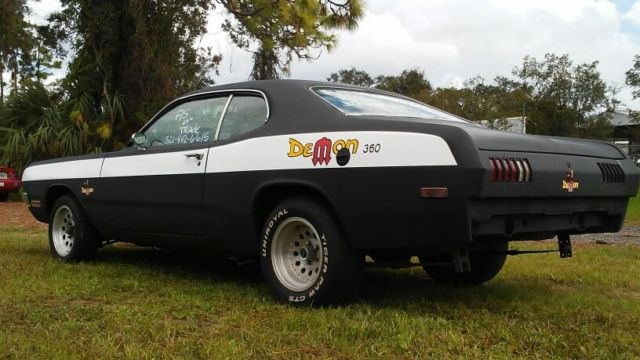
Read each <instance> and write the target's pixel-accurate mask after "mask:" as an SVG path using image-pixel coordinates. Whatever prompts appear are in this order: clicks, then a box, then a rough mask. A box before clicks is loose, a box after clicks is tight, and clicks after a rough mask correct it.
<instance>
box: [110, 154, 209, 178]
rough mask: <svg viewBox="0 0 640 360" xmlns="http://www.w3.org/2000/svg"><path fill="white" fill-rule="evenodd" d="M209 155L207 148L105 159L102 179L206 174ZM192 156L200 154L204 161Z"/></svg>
mask: <svg viewBox="0 0 640 360" xmlns="http://www.w3.org/2000/svg"><path fill="white" fill-rule="evenodd" d="M208 153H209V148H206V147H205V148H202V149H197V150H182V151H175V152H166V153H157V154H145V153H142V154H140V155H130V156H121V157H109V158H106V159H104V165H103V166H102V172H101V174H100V177H119V176H152V175H173V174H197V173H204V169H205V165H204V164H206V162H207V154H208ZM190 154H192V155H196V154H198V155H200V156H202V159H201V160H198V159H196V158H195V157H187V155H190ZM198 162H200V166H198Z"/></svg>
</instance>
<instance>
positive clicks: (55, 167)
mask: <svg viewBox="0 0 640 360" xmlns="http://www.w3.org/2000/svg"><path fill="white" fill-rule="evenodd" d="M101 167H102V158H98V159H89V160H73V161H64V162H57V163H52V164H44V165H37V166H30V167H28V168H27V169H25V171H24V174H22V181H25V182H26V181H37V180H52V179H89V178H97V177H99V176H100V168H101Z"/></svg>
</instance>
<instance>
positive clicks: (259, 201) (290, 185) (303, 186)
mask: <svg viewBox="0 0 640 360" xmlns="http://www.w3.org/2000/svg"><path fill="white" fill-rule="evenodd" d="M292 196H302V197H306V198H309V199H312V200H316V201H318V202H320V203H322V204H323V205H325V206H327V208H328V209H329V211H331V213H332V214H333V215H334V216H335V218H336V221H337V223H338V225H339V226H340V228H342V229H343V230H344V226H343V224H342V221H341V219H340V218H339V217H338V216H337V212H336V211H335V207H334V206H333V203H332V202H331V200H330V198H329V196H328V194H327V193H326V192H325V191H324V190H322V189H321V188H320V187H318V186H317V185H315V184H313V183H308V182H302V181H277V182H271V183H268V184H264V185H263V186H261V187H259V188H258V190H257V191H256V192H255V194H254V196H253V200H252V221H253V227H254V229H255V233H256V235H259V234H260V233H261V232H262V227H263V225H264V221H265V219H266V218H267V216H268V215H269V212H270V211H271V209H273V207H274V206H276V204H277V203H278V202H280V201H282V200H283V199H285V198H287V197H292ZM257 238H258V239H259V236H258V237H257Z"/></svg>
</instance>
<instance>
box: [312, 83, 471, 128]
mask: <svg viewBox="0 0 640 360" xmlns="http://www.w3.org/2000/svg"><path fill="white" fill-rule="evenodd" d="M313 91H314V92H315V93H316V94H318V95H320V97H321V98H323V99H324V100H325V101H327V102H328V103H329V104H331V105H333V106H334V107H335V108H337V109H338V110H340V111H342V112H343V113H345V114H346V115H378V116H399V117H413V118H423V119H438V120H448V121H457V122H466V121H465V120H462V119H461V118H458V117H456V116H453V115H451V114H448V113H446V112H444V111H441V110H438V109H436V108H433V107H431V106H428V105H425V104H422V103H419V102H417V101H412V100H408V99H405V98H401V97H395V96H389V95H383V94H376V93H371V92H366V91H357V90H347V89H335V88H333V89H331V88H318V89H313Z"/></svg>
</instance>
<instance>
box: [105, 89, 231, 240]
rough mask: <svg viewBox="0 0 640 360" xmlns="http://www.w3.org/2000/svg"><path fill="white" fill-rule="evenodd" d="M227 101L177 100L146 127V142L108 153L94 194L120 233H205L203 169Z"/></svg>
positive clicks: (199, 234) (217, 98) (182, 234)
mask: <svg viewBox="0 0 640 360" xmlns="http://www.w3.org/2000/svg"><path fill="white" fill-rule="evenodd" d="M227 100H228V96H218V97H209V98H198V99H191V100H187V101H182V102H178V103H176V104H174V105H172V106H170V107H169V108H168V109H166V110H164V111H163V112H162V113H161V114H160V115H158V116H156V118H155V119H154V120H153V121H152V122H151V123H150V124H149V125H147V126H146V127H145V128H144V129H143V130H142V133H143V134H144V135H145V142H144V144H142V145H140V146H135V145H134V146H133V147H131V148H128V149H126V150H123V151H120V152H116V153H111V154H107V156H106V157H105V160H104V163H103V166H102V171H101V173H100V178H101V179H100V184H99V187H100V188H98V186H96V187H95V194H96V195H98V194H102V195H101V200H102V201H101V203H102V207H103V208H104V211H103V214H106V216H109V219H108V220H107V221H108V222H109V223H110V225H109V226H110V227H111V228H113V229H114V230H115V232H116V233H119V234H122V233H125V234H126V236H130V237H133V239H134V240H135V238H136V236H137V235H143V234H155V235H165V236H169V237H171V236H176V237H198V236H201V235H202V231H203V223H202V222H203V211H202V208H203V196H204V173H205V168H206V164H207V161H208V157H209V146H210V145H211V143H212V142H213V140H214V137H215V133H216V130H217V128H218V124H219V122H220V118H221V116H222V113H223V110H224V108H225V105H226V104H227ZM125 240H126V239H125Z"/></svg>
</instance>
